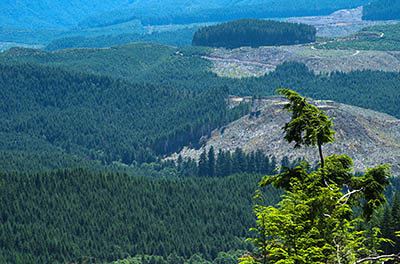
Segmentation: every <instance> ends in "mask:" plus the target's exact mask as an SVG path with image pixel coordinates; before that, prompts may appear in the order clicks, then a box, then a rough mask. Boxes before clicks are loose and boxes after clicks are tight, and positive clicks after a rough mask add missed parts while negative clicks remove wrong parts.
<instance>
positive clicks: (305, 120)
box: [241, 89, 400, 264]
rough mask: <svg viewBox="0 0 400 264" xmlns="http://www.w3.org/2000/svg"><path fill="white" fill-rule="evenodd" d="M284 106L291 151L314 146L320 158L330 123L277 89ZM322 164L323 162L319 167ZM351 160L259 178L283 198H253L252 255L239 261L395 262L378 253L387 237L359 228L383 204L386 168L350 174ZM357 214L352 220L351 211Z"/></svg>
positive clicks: (328, 138)
mask: <svg viewBox="0 0 400 264" xmlns="http://www.w3.org/2000/svg"><path fill="white" fill-rule="evenodd" d="M279 92H280V93H282V94H284V95H285V96H286V97H287V98H288V100H289V102H288V104H287V105H285V106H284V108H285V109H287V110H288V111H289V112H291V113H292V119H291V121H290V122H289V123H287V124H286V125H285V126H284V127H283V129H284V131H285V139H286V140H287V141H288V142H292V141H294V142H295V147H301V146H303V145H305V146H315V145H317V146H318V148H319V150H320V154H321V147H322V145H323V144H325V143H330V142H333V141H334V138H333V135H334V131H332V130H331V127H332V119H329V117H328V116H327V115H325V113H324V112H322V111H320V110H319V109H318V108H316V107H315V106H313V105H311V104H309V103H308V102H307V101H306V99H305V98H303V97H301V96H300V95H298V94H297V93H295V92H293V91H290V90H286V89H285V90H279ZM324 162H325V164H324ZM352 166H353V161H352V160H351V158H350V157H348V156H346V155H336V154H333V155H331V156H329V157H327V158H326V159H325V161H324V159H323V157H322V154H321V167H320V168H319V169H318V170H315V171H311V170H310V168H311V166H310V164H309V163H308V162H307V161H303V162H301V164H300V165H299V166H297V167H294V168H283V169H282V170H281V171H282V172H281V173H279V174H277V175H273V176H264V177H263V179H262V180H261V182H260V184H259V185H260V187H264V186H268V185H272V186H274V187H277V188H282V189H284V191H285V194H284V195H283V196H282V198H283V199H282V201H281V202H280V203H278V205H277V206H265V205H264V203H263V199H262V195H261V192H258V193H257V195H256V197H257V198H258V203H257V205H256V206H255V209H254V211H255V214H256V217H257V225H256V227H255V228H253V229H252V230H253V231H255V232H256V234H257V236H256V237H255V238H252V239H250V240H252V241H253V242H254V244H255V245H256V252H255V253H254V254H252V255H246V256H244V257H242V258H241V261H242V263H243V264H250V263H279V264H283V263H285V264H289V263H290V264H300V263H304V264H306V263H307V264H311V263H320V264H322V263H324V264H326V263H357V264H358V263H363V262H367V263H371V262H370V261H372V260H385V259H386V260H388V259H392V260H399V259H400V258H399V257H398V255H394V254H393V255H380V253H381V252H380V251H379V250H378V249H377V248H378V246H379V244H380V243H381V242H386V241H388V240H387V239H383V238H378V234H379V230H378V229H377V228H375V229H373V230H372V232H366V230H359V229H357V228H356V226H357V225H358V223H360V222H367V221H369V220H370V219H371V216H372V214H373V213H374V211H375V210H376V209H377V208H378V207H380V206H381V205H382V204H384V203H385V202H386V199H385V196H384V191H385V187H386V186H387V185H388V184H389V181H388V177H389V175H390V174H389V169H390V166H389V165H388V164H386V165H377V166H376V167H375V168H368V169H366V170H365V173H364V175H362V176H359V177H357V176H355V175H354V174H353V170H352ZM359 207H360V208H361V210H362V214H361V215H360V216H359V217H357V216H356V214H355V209H356V208H359Z"/></svg>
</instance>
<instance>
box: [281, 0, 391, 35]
mask: <svg viewBox="0 0 400 264" xmlns="http://www.w3.org/2000/svg"><path fill="white" fill-rule="evenodd" d="M285 21H287V22H292V23H304V24H308V25H312V26H314V27H315V28H316V29H317V36H318V37H339V36H345V35H349V34H352V33H355V32H357V31H359V30H360V29H362V28H363V27H366V26H372V25H376V24H383V23H391V21H368V20H362V6H360V7H357V8H354V9H342V10H338V11H336V12H334V13H332V14H331V15H329V16H309V17H292V18H288V19H285Z"/></svg>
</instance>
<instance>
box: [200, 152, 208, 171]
mask: <svg viewBox="0 0 400 264" xmlns="http://www.w3.org/2000/svg"><path fill="white" fill-rule="evenodd" d="M207 175H208V166H207V153H206V149H205V148H204V149H203V152H202V153H201V154H200V158H199V163H198V176H199V177H205V176H207Z"/></svg>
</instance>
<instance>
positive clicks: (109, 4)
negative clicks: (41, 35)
mask: <svg viewBox="0 0 400 264" xmlns="http://www.w3.org/2000/svg"><path fill="white" fill-rule="evenodd" d="M129 2H132V1H129V0H112V1H110V0H106V1H98V0H97V1H96V0H94V1H82V0H71V1H63V0H54V1H46V0H23V1H14V0H4V1H2V4H1V8H0V26H3V27H16V28H30V29H32V28H68V27H73V26H74V25H76V23H77V22H78V21H80V20H82V19H84V18H85V17H87V16H92V15H96V14H99V13H102V12H105V11H109V10H112V9H115V8H121V7H124V6H128V4H129Z"/></svg>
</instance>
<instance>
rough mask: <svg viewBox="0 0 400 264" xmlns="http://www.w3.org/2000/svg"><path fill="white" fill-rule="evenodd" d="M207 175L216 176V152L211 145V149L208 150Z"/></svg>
mask: <svg viewBox="0 0 400 264" xmlns="http://www.w3.org/2000/svg"><path fill="white" fill-rule="evenodd" d="M207 157H208V159H207V167H208V169H207V175H208V176H210V177H214V176H215V152H214V147H213V146H211V147H210V149H209V150H208V155H207Z"/></svg>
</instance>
